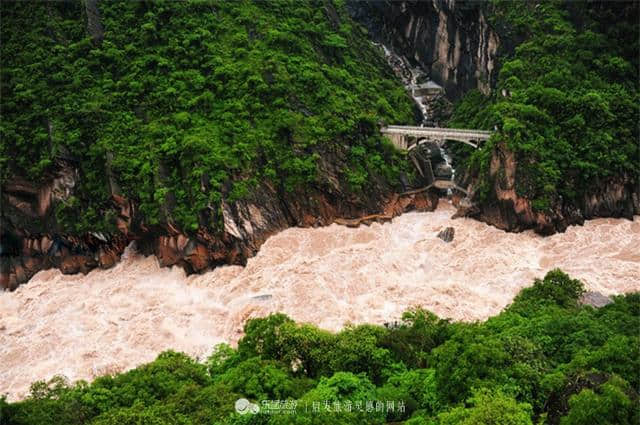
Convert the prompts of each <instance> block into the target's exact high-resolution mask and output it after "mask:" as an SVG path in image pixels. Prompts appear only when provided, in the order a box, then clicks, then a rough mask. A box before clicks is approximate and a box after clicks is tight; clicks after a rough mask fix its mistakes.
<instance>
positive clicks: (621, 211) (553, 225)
mask: <svg viewBox="0 0 640 425" xmlns="http://www.w3.org/2000/svg"><path fill="white" fill-rule="evenodd" d="M517 174H518V163H517V160H516V157H515V155H514V153H513V152H511V151H510V150H508V149H507V148H506V147H505V146H503V145H498V146H496V148H495V149H494V151H493V152H492V157H491V165H490V169H489V177H490V179H489V180H490V181H491V182H492V184H493V186H492V187H491V188H490V191H489V193H490V196H489V198H488V199H483V200H482V201H479V200H478V199H477V198H478V197H477V196H475V194H472V195H471V197H470V199H466V200H463V201H462V200H461V201H459V203H458V205H459V207H458V213H457V215H458V216H470V217H475V218H477V219H479V220H481V221H484V222H486V223H489V224H491V225H494V226H496V227H498V228H500V229H504V230H507V231H515V232H519V231H523V230H527V229H534V230H535V231H536V232H537V233H540V234H543V235H550V234H553V233H555V232H564V231H565V230H566V228H567V227H568V226H570V225H573V224H583V223H584V220H588V219H592V218H597V217H625V218H628V219H633V216H634V215H638V214H640V188H639V187H638V185H637V183H635V182H634V180H633V179H632V178H630V177H629V176H621V177H613V178H610V179H608V180H606V181H602V182H594V184H593V185H592V187H593V189H591V190H589V191H587V192H586V193H585V194H584V195H583V196H582V199H580V200H578V201H577V202H575V201H573V202H571V201H568V200H567V201H564V200H562V199H556V200H555V202H554V204H553V205H552V207H551V208H550V209H549V210H546V211H536V210H535V209H534V208H533V206H532V203H531V201H530V200H529V199H527V198H525V197H523V196H520V195H519V194H518V193H517V192H516V182H517V179H518V175H517ZM464 180H465V182H466V183H470V184H471V186H472V187H473V186H476V183H477V181H478V176H477V175H475V176H474V175H467V176H465V179H464Z"/></svg>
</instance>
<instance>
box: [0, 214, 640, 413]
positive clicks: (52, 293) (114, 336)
mask: <svg viewBox="0 0 640 425" xmlns="http://www.w3.org/2000/svg"><path fill="white" fill-rule="evenodd" d="M453 213H454V209H453V207H452V206H450V205H448V204H447V203H446V202H441V204H440V207H439V208H438V209H437V210H436V211H434V212H430V213H408V214H404V215H402V216H400V217H397V218H395V219H394V220H393V222H392V223H388V224H383V225H380V224H373V225H372V226H370V227H364V226H363V227H360V228H358V229H350V228H346V227H340V226H338V225H332V226H329V227H325V228H318V229H300V228H292V229H289V230H286V231H284V232H281V233H279V234H278V235H276V236H274V237H272V238H270V239H269V240H268V241H267V242H266V243H265V244H264V245H263V247H262V248H261V250H260V252H259V253H258V255H257V256H256V257H255V258H252V259H250V260H249V262H248V264H247V266H246V267H244V268H243V267H238V266H229V267H221V268H219V269H216V270H214V271H211V272H209V273H206V274H203V275H194V276H190V277H186V276H185V274H184V272H183V271H182V270H181V269H179V268H172V269H168V268H159V267H158V265H157V262H156V259H155V257H143V256H141V255H138V254H137V253H136V252H135V250H133V249H128V250H127V252H126V253H125V255H124V257H123V259H122V261H121V262H120V263H119V264H118V265H116V266H115V267H114V268H112V269H110V270H94V271H92V272H91V273H89V274H88V275H86V276H83V275H72V276H65V275H62V274H61V273H60V272H59V271H57V270H47V271H42V272H40V273H38V274H37V275H35V276H34V277H33V278H32V279H31V281H30V282H29V283H28V284H26V285H22V286H20V287H19V288H18V289H17V290H16V291H15V292H13V293H0V394H2V393H8V395H9V399H10V400H15V399H20V398H23V397H24V396H25V395H26V394H27V393H28V389H29V385H30V383H31V382H32V381H34V380H39V379H48V378H50V377H52V376H53V375H56V374H62V375H65V376H66V377H67V378H69V379H70V380H72V381H73V380H77V379H87V380H90V379H92V378H94V377H96V376H99V375H101V374H105V373H112V372H118V371H123V370H127V369H130V368H132V367H135V366H136V365H139V364H141V363H144V362H148V361H151V360H153V359H154V358H155V356H156V355H157V354H158V353H159V352H161V351H163V350H165V349H169V348H172V349H175V350H179V351H184V352H186V353H188V354H190V355H192V356H194V357H197V358H200V359H203V358H205V357H206V356H207V355H208V354H209V353H210V351H211V349H212V347H213V346H214V345H215V344H216V343H219V342H230V343H234V342H236V341H237V340H238V338H239V337H240V336H241V335H242V327H243V324H244V322H245V321H246V320H247V319H248V318H251V317H258V316H264V315H266V314H268V313H271V312H276V311H282V312H284V313H286V314H288V315H289V316H291V317H292V318H294V319H295V320H298V321H303V322H311V323H314V324H316V325H318V326H321V327H323V328H327V329H332V330H337V329H340V328H341V327H342V326H344V325H345V324H346V323H363V322H372V323H379V324H381V323H384V322H388V321H393V320H394V319H397V318H398V317H399V316H400V315H401V313H402V312H403V311H404V310H406V309H407V308H410V307H412V306H422V307H424V308H426V309H429V310H431V311H433V312H435V313H436V314H438V315H440V316H443V317H448V318H451V319H454V320H467V321H470V320H479V319H485V318H487V317H489V316H491V315H495V314H497V313H498V312H500V310H502V309H503V308H504V307H505V306H506V305H507V304H509V303H510V302H511V300H512V299H513V297H514V296H515V295H516V294H517V293H518V291H519V290H520V289H521V288H522V287H523V286H528V285H531V283H532V281H533V279H534V278H536V277H542V276H544V274H545V273H546V272H547V271H548V270H550V269H552V268H555V267H560V268H562V269H563V270H565V271H566V272H568V273H569V274H570V275H571V276H573V277H575V278H579V279H581V280H582V281H583V282H584V283H585V285H586V286H587V288H588V289H589V290H593V291H599V292H601V293H603V294H607V295H609V294H619V293H624V292H630V291H638V290H640V250H638V247H640V219H639V218H638V217H636V219H635V221H629V220H624V219H598V220H592V221H588V222H586V223H585V225H584V226H582V227H580V226H575V227H570V228H569V229H568V230H567V231H566V232H565V233H562V234H556V235H554V236H550V237H546V238H542V237H540V236H537V235H535V234H534V233H532V232H524V233H519V234H515V233H505V232H503V231H501V230H498V229H496V228H494V227H490V226H488V225H486V224H483V223H480V222H477V221H474V220H471V219H457V220H451V218H450V217H451V215H452V214H453ZM447 226H452V227H454V228H455V238H454V240H453V242H451V243H445V242H443V241H441V240H440V239H438V238H437V237H436V234H437V233H438V231H440V230H442V229H443V228H445V227H447Z"/></svg>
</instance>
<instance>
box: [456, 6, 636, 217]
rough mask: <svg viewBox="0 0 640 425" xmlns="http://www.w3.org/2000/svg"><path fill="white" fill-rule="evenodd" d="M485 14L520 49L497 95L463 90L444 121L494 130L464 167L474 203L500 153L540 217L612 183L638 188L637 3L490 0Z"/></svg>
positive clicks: (505, 64)
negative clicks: (512, 160)
mask: <svg viewBox="0 0 640 425" xmlns="http://www.w3.org/2000/svg"><path fill="white" fill-rule="evenodd" d="M488 7H489V9H490V12H489V20H490V23H491V25H492V26H493V27H494V28H496V30H497V31H498V33H499V34H500V36H501V38H502V39H503V40H509V41H510V42H511V44H515V45H516V46H517V47H515V51H514V52H513V53H510V54H504V55H501V56H502V57H501V59H500V60H501V68H500V73H499V78H498V84H497V89H496V90H494V91H493V94H492V95H491V96H483V95H482V94H481V93H480V92H479V91H477V90H475V91H471V92H469V93H468V94H467V95H466V96H465V98H464V99H463V100H462V101H461V102H460V103H459V104H458V105H457V106H456V109H455V112H454V116H453V118H452V119H451V121H450V123H449V124H450V126H453V127H465V128H483V129H488V130H492V129H494V128H497V129H498V130H499V131H498V132H496V134H495V135H494V136H493V137H492V139H491V140H490V142H489V143H488V144H487V146H486V147H485V149H482V150H479V151H477V152H474V153H473V154H472V155H470V157H469V158H468V159H467V161H466V165H467V166H469V167H471V168H472V170H474V171H475V173H477V174H478V175H479V177H480V187H478V188H477V192H478V194H479V198H480V200H487V199H488V198H491V195H492V193H491V191H490V188H492V187H493V184H492V183H493V182H492V181H491V178H490V176H489V163H490V159H491V154H492V152H493V148H494V147H495V146H497V145H502V146H506V148H508V149H509V150H511V151H513V152H515V153H516V159H517V163H518V171H517V173H518V174H517V177H516V179H517V186H516V190H517V192H518V194H519V195H520V196H522V197H525V198H527V199H530V200H532V201H533V202H532V205H533V206H534V208H536V209H538V210H541V211H544V210H547V209H549V208H551V207H552V206H554V205H557V204H562V203H563V202H565V203H570V204H573V205H576V206H579V205H580V200H581V199H582V198H583V196H584V195H585V193H589V192H590V191H593V190H594V189H595V188H597V187H598V186H599V185H601V184H602V182H603V181H606V180H607V179H610V178H616V177H617V178H622V179H627V181H629V182H630V183H631V184H632V185H633V184H635V185H638V184H640V180H639V176H638V174H639V173H640V165H639V164H640V150H639V148H638V139H639V138H640V131H639V124H638V116H639V115H640V106H639V105H640V79H639V78H638V77H639V76H638V69H639V68H638V67H639V60H640V38H639V36H640V34H639V32H638V22H640V7H639V5H638V3H637V2H626V3H625V2H610V3H606V2H602V3H601V2H579V1H545V2H513V1H510V0H494V1H492V2H491V3H490V4H489V5H488ZM503 49H504V48H503ZM456 148H458V147H456ZM457 151H458V153H459V155H458V157H459V158H460V157H462V154H461V151H462V149H460V148H458V149H457ZM467 153H468V149H467Z"/></svg>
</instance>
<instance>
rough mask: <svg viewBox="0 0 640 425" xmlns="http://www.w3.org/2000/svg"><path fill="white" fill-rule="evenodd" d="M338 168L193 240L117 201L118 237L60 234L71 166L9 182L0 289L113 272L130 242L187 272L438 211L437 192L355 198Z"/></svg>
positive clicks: (328, 167)
mask: <svg viewBox="0 0 640 425" xmlns="http://www.w3.org/2000/svg"><path fill="white" fill-rule="evenodd" d="M340 164H341V162H340V161H339V159H338V160H335V161H331V160H329V159H326V160H324V161H322V163H321V173H323V174H322V175H323V176H324V182H325V184H323V185H319V186H318V187H317V188H315V189H313V190H307V191H304V190H299V191H295V192H293V193H287V192H284V191H282V190H279V189H278V188H276V187H273V186H272V185H270V184H268V183H263V184H262V185H261V186H260V187H258V188H257V189H256V190H255V191H254V192H253V194H252V195H250V196H248V197H246V198H245V199H242V200H240V201H237V202H234V203H231V202H224V203H223V205H222V215H223V217H222V218H223V222H224V228H223V229H218V230H213V229H209V228H206V227H200V228H199V229H198V231H197V232H195V233H186V232H182V231H181V230H180V229H177V228H176V227H174V226H173V225H171V224H165V225H156V226H147V225H145V223H144V218H143V217H142V216H141V215H140V214H139V213H138V210H137V207H136V205H135V203H133V202H132V201H130V200H128V199H126V198H124V197H122V196H120V195H116V194H114V195H112V197H111V200H110V205H109V208H110V211H112V213H113V214H115V215H116V221H117V229H118V231H117V232H115V233H112V234H101V233H86V234H82V235H68V234H64V233H62V232H59V231H57V229H58V228H59V226H58V224H57V222H56V218H55V213H54V210H55V205H56V203H58V202H60V201H61V200H63V199H65V197H69V196H71V195H72V194H73V190H74V187H75V186H76V183H77V178H78V176H77V171H75V169H74V168H73V165H72V164H62V165H61V167H60V169H59V171H58V173H57V174H56V175H55V176H53V177H52V178H51V180H50V181H48V182H45V183H40V184H35V183H31V182H28V181H27V180H25V179H22V178H15V179H10V180H9V181H8V182H7V183H6V184H5V185H4V186H3V191H2V205H3V208H2V216H1V218H2V219H1V226H0V227H1V229H0V234H1V235H2V238H1V244H0V288H3V289H8V290H14V289H15V288H16V287H17V286H18V285H20V284H21V283H24V282H27V281H28V280H29V279H30V278H31V276H33V275H34V274H35V273H37V272H38V271H40V270H43V269H49V268H57V269H59V270H61V271H62V272H63V273H65V274H74V273H88V272H89V271H91V270H92V269H94V268H103V269H106V268H110V267H113V266H114V265H115V264H116V263H117V262H118V261H119V259H120V257H121V255H122V253H123V252H124V249H125V247H126V246H127V245H128V244H129V243H130V242H132V241H135V242H136V245H137V248H138V250H140V252H142V253H143V254H145V255H155V256H156V257H157V258H158V261H159V263H160V265H161V266H163V267H166V266H173V265H179V266H181V267H183V268H184V269H185V270H186V271H187V273H199V272H202V271H204V270H207V269H210V268H214V267H216V266H219V265H227V264H233V265H245V264H246V261H247V259H248V258H250V257H252V256H254V255H255V254H256V253H257V251H258V249H259V248H260V246H261V245H262V244H263V243H264V242H265V241H266V240H267V238H269V237H270V236H271V235H273V234H275V233H278V232H280V231H282V230H284V229H286V228H288V227H293V226H298V227H316V226H326V225H329V224H331V223H333V222H334V221H336V220H337V221H338V222H340V220H342V224H345V225H348V226H358V225H360V224H371V223H373V222H378V223H381V222H385V221H389V220H390V219H391V218H392V217H394V216H396V215H399V214H401V213H403V212H405V211H411V210H416V211H432V210H434V209H435V208H436V206H437V203H438V196H437V194H436V193H435V192H431V191H429V192H421V193H412V194H399V193H395V191H394V189H393V188H392V187H391V186H389V185H388V184H386V183H384V182H379V183H377V188H376V190H373V191H367V193H365V194H363V195H361V196H360V197H357V196H354V195H353V194H352V193H351V192H350V191H348V190H347V188H346V187H343V186H342V183H340V180H339V179H338V175H339V169H340V168H339V166H340Z"/></svg>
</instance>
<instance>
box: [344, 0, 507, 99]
mask: <svg viewBox="0 0 640 425" xmlns="http://www.w3.org/2000/svg"><path fill="white" fill-rule="evenodd" d="M349 8H350V11H351V14H352V16H353V17H354V18H355V19H356V20H358V21H359V22H361V23H362V24H363V25H365V26H366V27H367V29H368V30H369V32H370V33H371V35H372V37H373V38H374V39H376V40H378V41H380V42H383V43H385V44H388V45H389V46H390V47H391V48H393V49H394V50H395V51H396V53H398V54H400V55H403V56H405V57H406V58H407V59H409V60H410V61H412V62H413V63H414V64H415V65H417V66H420V67H422V68H423V69H424V70H425V71H426V72H427V73H428V75H429V76H430V78H431V79H432V80H434V81H435V82H436V83H438V84H440V85H441V86H443V87H444V88H445V90H446V93H447V96H449V97H450V98H452V99H453V98H458V97H460V96H461V95H462V94H464V93H466V92H467V91H469V90H471V89H474V88H477V89H479V90H480V91H481V92H483V93H485V94H489V92H490V91H491V88H492V86H494V85H495V84H494V83H495V79H496V75H497V65H498V64H497V53H498V48H499V46H500V39H499V37H498V34H497V32H496V31H494V30H493V29H492V28H491V27H490V26H489V24H488V21H487V18H486V10H485V9H486V4H484V3H483V2H470V1H460V0H457V1H456V0H431V1H401V2H395V1H368V2H366V1H365V2H361V1H352V2H351V3H350V5H349Z"/></svg>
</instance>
